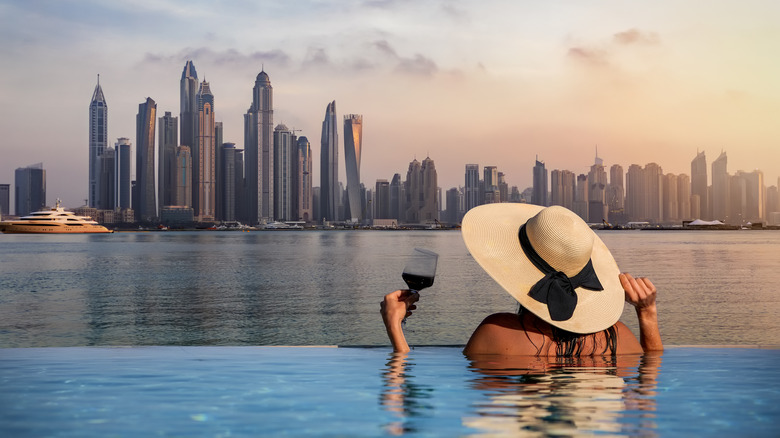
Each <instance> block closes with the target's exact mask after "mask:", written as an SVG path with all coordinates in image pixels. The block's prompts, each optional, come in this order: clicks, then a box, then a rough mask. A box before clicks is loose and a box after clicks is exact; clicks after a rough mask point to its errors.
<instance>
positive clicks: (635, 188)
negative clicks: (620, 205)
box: [626, 164, 647, 221]
mask: <svg viewBox="0 0 780 438" xmlns="http://www.w3.org/2000/svg"><path fill="white" fill-rule="evenodd" d="M645 186H646V184H645V174H644V170H643V169H642V166H640V165H638V164H632V165H630V166H628V172H626V215H627V216H628V220H629V221H645V220H647V208H646V207H645Z"/></svg>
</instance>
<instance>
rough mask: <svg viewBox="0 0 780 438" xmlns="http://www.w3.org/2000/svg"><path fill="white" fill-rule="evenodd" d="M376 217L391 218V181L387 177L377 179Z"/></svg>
mask: <svg viewBox="0 0 780 438" xmlns="http://www.w3.org/2000/svg"><path fill="white" fill-rule="evenodd" d="M374 218H375V219H390V182H389V181H387V180H386V179H378V180H376V189H375V190H374Z"/></svg>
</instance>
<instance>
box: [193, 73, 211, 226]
mask: <svg viewBox="0 0 780 438" xmlns="http://www.w3.org/2000/svg"><path fill="white" fill-rule="evenodd" d="M197 101H198V153H197V155H195V156H194V157H193V160H194V161H193V163H192V164H193V165H194V166H195V169H194V170H195V171H197V173H198V175H197V180H198V185H197V186H193V191H194V193H193V194H194V196H193V202H192V204H193V210H194V214H195V216H196V218H197V220H199V221H213V220H214V214H215V211H214V202H215V185H216V184H215V181H214V177H215V169H214V155H215V154H216V148H215V144H214V95H213V94H211V88H210V87H209V83H208V82H206V81H205V80H204V81H203V82H201V83H200V88H199V89H198V95H197Z"/></svg>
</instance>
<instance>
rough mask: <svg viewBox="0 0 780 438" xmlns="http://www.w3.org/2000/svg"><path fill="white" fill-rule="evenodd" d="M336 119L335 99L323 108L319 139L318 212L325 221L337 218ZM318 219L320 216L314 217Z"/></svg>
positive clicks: (337, 167) (337, 158) (337, 153)
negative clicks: (323, 116)
mask: <svg viewBox="0 0 780 438" xmlns="http://www.w3.org/2000/svg"><path fill="white" fill-rule="evenodd" d="M337 123H338V122H337V121H336V101H335V100H334V101H333V102H331V103H329V104H328V106H327V108H325V120H323V121H322V137H321V139H320V214H321V215H322V218H324V219H325V220H326V221H335V220H338V219H339V217H338V205H339V199H340V198H341V194H340V193H339V152H338V145H339V134H338V131H337V130H336V129H337V126H338V125H337ZM316 219H317V220H319V219H320V218H316Z"/></svg>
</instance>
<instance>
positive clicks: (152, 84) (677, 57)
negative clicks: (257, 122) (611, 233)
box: [0, 0, 780, 207]
mask: <svg viewBox="0 0 780 438" xmlns="http://www.w3.org/2000/svg"><path fill="white" fill-rule="evenodd" d="M778 23H780V2H777V1H774V0H744V1H740V2H735V1H727V0H716V1H712V2H704V1H693V0H679V1H667V0H664V1H640V2H625V1H617V0H598V1H597V0H579V1H543V2H539V1H526V0H522V1H510V0H506V1H500V0H480V1H476V0H461V1H449V0H443V1H419V0H365V1H357V0H345V1H338V0H306V1H303V0H302V1H297V0H296V1H227V0H224V1H219V0H217V1H214V0H210V1H206V0H204V1H190V2H184V1H172V0H123V1H121V2H114V1H101V0H91V1H90V0H73V1H58V0H49V1H45V0H41V1H23V0H16V1H14V0H0V38H1V39H2V41H3V44H2V45H0V59H1V60H2V68H0V99H2V105H0V133H2V138H1V139H0V183H11V184H13V182H14V181H13V179H14V169H16V168H18V167H25V166H27V165H30V164H34V163H38V162H43V165H44V167H45V169H46V171H47V179H48V183H47V184H48V189H47V198H48V202H49V204H53V202H54V199H55V198H57V197H59V198H62V199H63V201H64V204H65V206H68V207H76V206H79V205H82V204H83V203H84V201H83V200H84V199H85V198H86V196H87V163H88V156H87V151H88V137H87V130H88V117H87V116H88V108H89V101H90V98H91V97H92V92H93V90H94V87H95V83H96V76H97V74H100V83H101V86H102V87H103V92H104V94H105V97H106V101H107V103H108V111H109V112H108V122H109V125H108V134H109V139H110V144H111V145H113V143H114V142H115V141H116V138H117V137H129V138H130V139H131V141H132V143H133V147H134V148H135V145H136V139H135V115H136V113H137V111H138V104H139V103H141V102H142V101H144V100H145V99H146V97H147V96H150V97H152V98H153V99H154V100H155V101H157V111H158V114H159V115H160V116H162V115H163V114H164V112H165V111H170V112H172V113H173V115H175V116H179V79H180V77H181V72H182V68H183V67H184V63H185V62H186V61H187V60H188V59H192V60H193V62H194V64H195V67H196V69H197V72H198V79H199V80H203V79H205V80H207V81H208V82H209V83H210V85H211V90H212V92H213V93H214V99H215V114H216V119H217V121H222V122H223V124H224V141H229V142H234V143H236V145H237V146H238V147H243V114H244V113H245V112H246V110H247V109H248V107H249V105H250V103H251V97H252V87H253V85H254V80H255V77H256V76H257V74H258V73H259V72H260V70H261V69H264V70H265V71H266V73H268V75H269V77H270V79H271V84H272V86H273V88H274V125H276V124H279V123H284V124H285V125H287V126H288V127H289V128H295V129H299V130H300V132H298V135H305V136H307V137H308V139H309V141H310V142H311V143H312V151H313V154H314V158H315V161H314V162H315V166H314V167H315V170H314V185H319V152H320V150H319V148H320V131H321V123H322V119H323V117H324V114H325V107H326V105H327V104H328V102H330V101H332V100H335V101H336V106H337V111H338V115H339V117H340V118H341V117H342V116H343V115H346V114H349V113H357V114H362V115H363V141H364V145H363V155H362V166H361V177H362V180H363V183H364V184H366V186H367V187H369V188H372V187H373V186H374V183H375V181H376V179H378V178H382V179H388V180H389V179H391V178H392V176H393V174H394V173H401V174H402V175H405V173H406V170H407V167H408V165H409V162H410V161H411V160H412V159H414V158H415V157H416V158H417V159H418V160H422V159H423V158H425V157H426V156H430V157H431V158H432V159H433V160H434V161H435V163H436V168H437V170H438V175H439V185H440V186H441V187H442V189H443V190H446V189H448V188H450V187H454V186H459V185H463V180H464V166H465V164H467V163H478V164H479V165H480V167H482V166H485V165H495V166H498V169H499V171H502V172H504V173H505V174H506V179H507V182H508V183H509V184H510V185H517V186H518V187H519V188H520V189H521V190H522V189H524V188H525V187H528V186H530V185H531V169H532V167H533V165H534V159H535V158H536V156H538V158H539V160H541V161H544V162H545V163H546V166H547V169H548V170H552V169H568V170H572V171H574V172H576V173H586V172H587V169H588V168H589V167H590V165H591V164H592V163H593V159H594V155H595V148H596V146H598V151H599V155H600V156H601V157H602V158H603V159H604V164H605V165H606V166H611V165H612V164H620V165H622V166H623V167H624V169H627V168H628V166H629V165H630V164H640V165H645V164H647V163H649V162H656V163H658V164H660V165H661V166H662V167H663V169H664V172H671V173H687V174H690V162H691V160H692V159H693V158H694V157H695V155H696V152H697V150H699V151H702V150H703V151H705V152H706V154H707V161H708V166H709V164H710V163H711V162H712V161H713V160H714V159H715V158H717V157H718V155H719V154H720V152H721V151H722V150H723V151H726V153H727V154H728V157H729V166H728V170H729V172H730V173H734V172H735V171H737V170H745V171H750V170H753V169H756V168H757V169H761V170H762V171H763V172H764V177H765V182H766V185H767V186H769V185H775V184H777V181H778V176H780V57H778V55H777V50H778V49H777V46H778V43H779V42H780V26H778ZM339 129H341V127H340V128H339ZM339 138H340V141H341V142H342V144H341V145H340V148H342V149H341V150H340V151H339V154H340V166H341V167H342V177H341V181H342V182H344V183H346V179H345V177H344V176H343V175H344V171H343V135H342V133H341V132H340V133H339ZM12 198H13V196H12ZM11 203H12V204H13V199H12V200H11Z"/></svg>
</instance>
